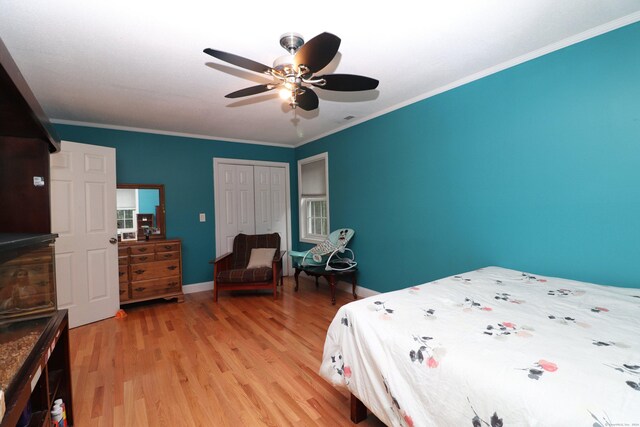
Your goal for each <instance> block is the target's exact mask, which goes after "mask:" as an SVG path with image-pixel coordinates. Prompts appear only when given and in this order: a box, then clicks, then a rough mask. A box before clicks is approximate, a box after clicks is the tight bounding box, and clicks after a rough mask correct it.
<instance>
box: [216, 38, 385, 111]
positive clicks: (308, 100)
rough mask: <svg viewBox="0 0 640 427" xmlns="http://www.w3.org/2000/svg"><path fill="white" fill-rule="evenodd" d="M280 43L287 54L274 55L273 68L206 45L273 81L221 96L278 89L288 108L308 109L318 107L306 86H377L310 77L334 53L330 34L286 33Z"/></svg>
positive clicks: (361, 80) (336, 43) (359, 79)
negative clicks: (287, 102) (269, 77)
mask: <svg viewBox="0 0 640 427" xmlns="http://www.w3.org/2000/svg"><path fill="white" fill-rule="evenodd" d="M280 46H282V47H283V48H284V49H285V50H286V51H287V52H289V54H288V55H284V56H281V57H279V58H277V59H276V60H275V61H274V63H273V67H269V66H267V65H264V64H261V63H259V62H256V61H252V60H251V59H247V58H243V57H242V56H238V55H234V54H232V53H227V52H223V51H221V50H215V49H209V48H207V49H205V50H204V52H205V53H207V54H209V55H211V56H213V57H215V58H218V59H221V60H223V61H225V62H228V63H230V64H233V65H236V66H238V67H241V68H245V69H247V70H251V71H255V72H256V73H262V74H266V75H268V76H271V77H273V78H274V82H273V83H266V84H261V85H257V86H251V87H247V88H244V89H240V90H237V91H235V92H231V93H229V94H227V95H225V97H226V98H240V97H243V96H249V95H256V94H258V93H263V92H267V91H270V90H273V89H276V88H278V89H279V91H280V97H281V98H283V99H285V100H288V101H289V105H290V106H291V108H293V109H295V108H296V107H300V108H302V109H303V110H306V111H311V110H315V109H316V108H318V95H316V93H315V92H314V91H313V89H311V87H309V86H315V87H318V88H321V89H325V90H336V91H343V92H355V91H362V90H371V89H375V88H376V87H378V80H376V79H372V78H370V77H364V76H357V75H353V74H325V75H322V76H314V73H317V72H318V71H320V70H322V69H323V68H324V67H326V66H327V65H328V64H329V63H330V62H331V60H332V59H333V57H334V56H336V54H337V53H338V48H339V47H340V38H339V37H337V36H335V35H333V34H331V33H322V34H319V35H317V36H315V37H314V38H312V39H311V40H309V41H308V42H306V43H305V42H304V39H303V38H302V36H301V35H300V34H297V33H286V34H283V35H282V36H281V37H280Z"/></svg>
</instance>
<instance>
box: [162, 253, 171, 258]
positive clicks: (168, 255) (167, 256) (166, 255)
mask: <svg viewBox="0 0 640 427" xmlns="http://www.w3.org/2000/svg"><path fill="white" fill-rule="evenodd" d="M162 256H163V257H165V258H171V257H172V256H173V255H171V254H164V255H162Z"/></svg>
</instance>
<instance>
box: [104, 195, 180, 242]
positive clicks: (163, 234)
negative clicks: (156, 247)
mask: <svg viewBox="0 0 640 427" xmlns="http://www.w3.org/2000/svg"><path fill="white" fill-rule="evenodd" d="M116 188H126V189H144V190H158V192H159V199H160V212H161V213H162V217H161V216H160V215H156V224H157V226H158V227H160V234H151V235H150V236H149V240H166V239H167V225H166V221H165V217H166V209H165V204H164V184H120V183H118V184H117V185H116ZM116 208H117V207H116ZM144 240H146V238H145V236H144V235H142V236H138V241H144Z"/></svg>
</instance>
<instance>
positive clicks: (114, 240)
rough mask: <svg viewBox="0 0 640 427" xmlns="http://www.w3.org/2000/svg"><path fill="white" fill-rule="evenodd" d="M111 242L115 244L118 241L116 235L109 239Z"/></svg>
mask: <svg viewBox="0 0 640 427" xmlns="http://www.w3.org/2000/svg"><path fill="white" fill-rule="evenodd" d="M109 243H111V244H112V245H115V244H116V243H118V239H116V238H115V237H112V238H110V239H109Z"/></svg>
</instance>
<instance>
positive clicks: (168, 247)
mask: <svg viewBox="0 0 640 427" xmlns="http://www.w3.org/2000/svg"><path fill="white" fill-rule="evenodd" d="M172 247H173V246H171V245H164V248H165V249H167V250H169V249H171V248H172Z"/></svg>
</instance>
